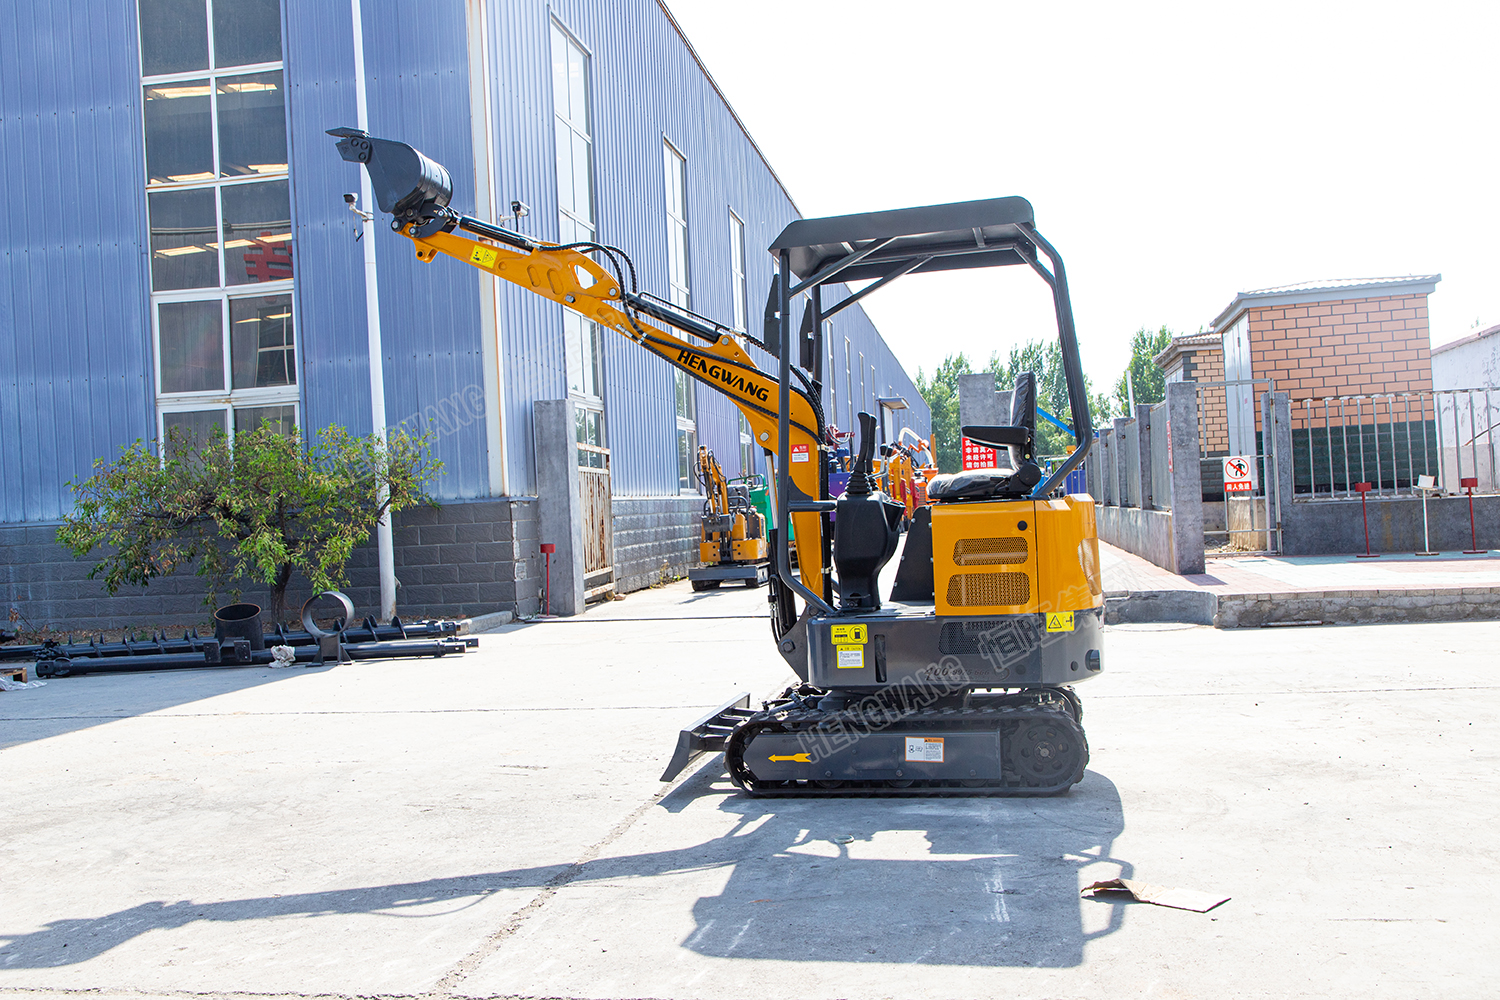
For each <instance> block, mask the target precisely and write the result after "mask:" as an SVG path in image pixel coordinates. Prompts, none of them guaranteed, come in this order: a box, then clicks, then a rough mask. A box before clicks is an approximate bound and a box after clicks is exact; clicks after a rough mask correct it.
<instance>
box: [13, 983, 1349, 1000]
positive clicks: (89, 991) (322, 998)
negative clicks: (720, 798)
mask: <svg viewBox="0 0 1500 1000" xmlns="http://www.w3.org/2000/svg"><path fill="white" fill-rule="evenodd" d="M1297 995H1298V996H1305V995H1307V994H1297ZM7 996H8V997H21V998H25V997H38V998H41V997H49V996H66V997H101V996H103V997H116V996H126V997H141V998H142V1000H152V998H156V997H181V998H183V1000H216V998H218V997H248V998H254V1000H598V998H595V997H584V996H578V995H570V996H564V995H562V994H560V993H463V994H459V993H438V992H436V991H431V990H429V991H427V992H425V993H288V992H286V991H284V990H283V991H274V992H269V993H256V992H253V991H250V990H174V989H138V988H136V987H128V986H127V987H113V986H84V987H79V986H35V987H28V986H0V997H7ZM1286 996H1287V994H1279V995H1278V998H1277V1000H1285V998H1286ZM634 1000H669V998H665V997H639V998H634ZM1320 1000H1321V998H1320Z"/></svg>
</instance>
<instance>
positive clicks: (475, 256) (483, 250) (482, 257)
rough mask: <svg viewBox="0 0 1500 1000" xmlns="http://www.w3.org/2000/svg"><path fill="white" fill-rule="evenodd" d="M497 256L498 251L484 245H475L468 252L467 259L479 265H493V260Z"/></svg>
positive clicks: (497, 257)
mask: <svg viewBox="0 0 1500 1000" xmlns="http://www.w3.org/2000/svg"><path fill="white" fill-rule="evenodd" d="M499 257H500V255H499V254H498V253H496V252H495V251H493V250H491V249H490V248H489V247H485V246H478V247H475V248H474V252H473V253H471V254H469V260H471V261H473V262H474V263H475V264H478V265H479V266H480V267H494V266H495V261H496V260H497V259H499Z"/></svg>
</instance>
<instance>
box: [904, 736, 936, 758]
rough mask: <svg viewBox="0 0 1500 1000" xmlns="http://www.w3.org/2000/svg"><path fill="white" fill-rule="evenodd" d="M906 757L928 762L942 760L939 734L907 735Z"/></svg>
mask: <svg viewBox="0 0 1500 1000" xmlns="http://www.w3.org/2000/svg"><path fill="white" fill-rule="evenodd" d="M906 759H907V760H915V761H923V762H925V763H928V764H941V763H942V762H943V738H942V737H941V736H908V737H907V738H906Z"/></svg>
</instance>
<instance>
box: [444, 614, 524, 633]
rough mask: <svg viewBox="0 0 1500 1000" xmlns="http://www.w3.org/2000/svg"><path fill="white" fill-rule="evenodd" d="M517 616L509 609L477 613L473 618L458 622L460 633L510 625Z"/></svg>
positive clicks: (486, 630)
mask: <svg viewBox="0 0 1500 1000" xmlns="http://www.w3.org/2000/svg"><path fill="white" fill-rule="evenodd" d="M515 617H516V616H515V615H513V614H511V613H510V612H509V611H494V612H491V613H490V614H487V615H475V616H474V617H472V618H464V619H461V620H460V621H459V623H458V634H459V635H470V634H472V633H474V632H488V631H489V630H490V629H492V628H499V627H500V626H501V625H509V624H510V623H511V622H512V621H513V620H514V619H515Z"/></svg>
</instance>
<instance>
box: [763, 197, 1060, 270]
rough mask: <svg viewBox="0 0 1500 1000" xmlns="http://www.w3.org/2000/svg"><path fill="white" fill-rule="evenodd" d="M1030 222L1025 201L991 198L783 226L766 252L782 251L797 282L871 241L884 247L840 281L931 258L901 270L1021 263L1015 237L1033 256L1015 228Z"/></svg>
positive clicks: (895, 268) (861, 262)
mask: <svg viewBox="0 0 1500 1000" xmlns="http://www.w3.org/2000/svg"><path fill="white" fill-rule="evenodd" d="M1035 221H1036V220H1035V216H1034V215H1033V213H1032V210H1031V202H1029V201H1027V200H1026V199H1025V198H989V199H986V200H984V201H961V202H954V203H952V204H948V205H927V206H924V207H921V208H898V209H894V210H891V211H885V212H864V213H861V214H859V215H836V216H830V217H828V218H823V219H799V220H797V221H796V222H793V223H791V224H790V225H788V226H787V227H786V228H785V229H783V230H782V231H781V235H780V236H778V237H776V239H775V241H774V242H773V243H772V244H771V246H770V248H769V249H770V250H771V252H772V253H776V252H779V251H781V250H785V251H787V253H788V256H789V258H790V263H791V270H792V273H793V274H795V275H796V276H797V277H798V278H801V279H803V280H806V279H808V278H810V277H812V276H813V275H815V274H817V273H818V272H819V271H821V270H823V269H824V268H825V267H827V266H828V265H830V264H833V263H835V262H837V261H839V260H842V259H843V258H845V257H847V256H848V255H849V254H851V253H854V252H855V251H856V250H858V249H859V248H860V246H861V245H868V244H869V243H871V242H872V241H873V242H884V245H883V246H881V247H880V248H879V249H878V250H876V251H874V252H873V253H871V254H870V255H869V256H867V257H865V258H863V259H861V260H860V261H859V262H858V263H855V264H853V265H851V266H849V267H848V268H845V269H843V270H841V271H840V272H839V274H838V278H837V280H838V281H862V280H865V279H869V278H883V277H885V276H886V275H888V274H891V273H892V272H894V271H897V270H900V269H901V268H903V267H904V266H905V265H907V264H908V263H910V262H915V261H923V258H931V259H930V260H925V261H923V262H922V263H920V264H919V265H918V266H917V267H915V268H913V269H912V270H910V271H907V272H905V273H907V274H926V273H929V272H932V271H952V270H958V269H962V268H970V267H996V266H1000V265H1005V264H1025V263H1026V258H1025V257H1023V256H1022V255H1021V254H1019V253H1017V252H1016V249H1015V247H1016V243H1017V241H1018V240H1020V241H1025V242H1026V246H1025V248H1024V249H1026V250H1029V251H1030V254H1031V256H1032V257H1033V259H1034V258H1035V254H1036V251H1035V248H1034V247H1032V246H1031V243H1030V241H1029V240H1028V239H1027V237H1026V235H1025V233H1023V232H1022V230H1021V227H1022V226H1030V225H1032V224H1034V222H1035Z"/></svg>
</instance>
